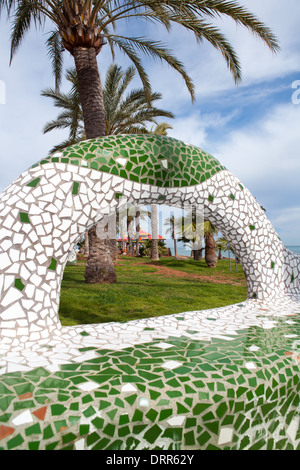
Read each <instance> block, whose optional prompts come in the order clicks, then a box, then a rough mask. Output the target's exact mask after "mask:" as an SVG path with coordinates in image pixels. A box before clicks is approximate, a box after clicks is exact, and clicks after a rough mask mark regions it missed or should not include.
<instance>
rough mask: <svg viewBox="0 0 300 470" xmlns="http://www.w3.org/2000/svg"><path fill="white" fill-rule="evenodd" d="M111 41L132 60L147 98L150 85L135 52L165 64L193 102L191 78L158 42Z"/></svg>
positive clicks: (120, 39)
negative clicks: (178, 79) (170, 68)
mask: <svg viewBox="0 0 300 470" xmlns="http://www.w3.org/2000/svg"><path fill="white" fill-rule="evenodd" d="M110 37H111V40H113V41H114V42H115V43H116V44H117V45H118V46H119V48H120V49H121V50H122V51H123V52H124V53H125V54H126V55H128V57H129V58H130V59H131V60H132V62H133V63H134V65H135V66H136V68H137V71H138V74H139V76H140V78H141V81H142V83H143V86H144V89H145V92H146V95H147V96H148V97H149V93H150V83H149V79H148V76H147V74H146V71H145V69H144V67H143V66H142V63H141V60H140V58H139V56H138V55H137V53H136V50H139V51H141V52H142V53H143V54H144V55H147V56H150V57H152V58H155V59H159V60H161V61H164V62H166V63H167V64H168V65H169V66H170V67H172V68H173V69H175V70H176V71H177V72H179V73H180V75H181V76H182V77H183V79H184V81H185V84H186V86H187V89H188V91H189V92H190V95H191V98H192V100H193V101H194V99H195V94H194V84H193V82H192V80H191V78H190V77H189V76H188V74H187V73H186V71H185V68H184V65H183V64H182V63H181V62H180V61H179V60H178V59H176V57H175V56H174V55H173V54H172V53H171V51H169V50H168V49H166V48H165V47H164V45H163V44H162V43H161V42H159V41H150V40H147V39H145V38H141V37H136V38H134V37H124V36H116V35H113V36H112V35H111V36H110Z"/></svg>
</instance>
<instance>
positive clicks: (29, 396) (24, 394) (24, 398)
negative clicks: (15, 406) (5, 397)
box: [19, 392, 33, 400]
mask: <svg viewBox="0 0 300 470" xmlns="http://www.w3.org/2000/svg"><path fill="white" fill-rule="evenodd" d="M32 396H33V394H32V393H31V392H26V393H23V394H22V395H19V400H26V399H27V398H31V397H32Z"/></svg>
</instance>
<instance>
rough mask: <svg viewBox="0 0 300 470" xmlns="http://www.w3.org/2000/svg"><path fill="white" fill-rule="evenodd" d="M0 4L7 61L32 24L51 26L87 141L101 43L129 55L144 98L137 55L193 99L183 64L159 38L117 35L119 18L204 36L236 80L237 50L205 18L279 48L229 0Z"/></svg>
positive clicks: (99, 108) (101, 121)
mask: <svg viewBox="0 0 300 470" xmlns="http://www.w3.org/2000/svg"><path fill="white" fill-rule="evenodd" d="M0 8H1V9H5V8H6V10H7V12H8V14H9V15H10V16H11V17H12V21H13V25H12V26H13V27H12V36H11V59H12V58H13V56H14V55H15V53H16V51H17V50H18V48H19V46H20V44H21V42H22V40H23V39H24V37H25V34H26V33H27V32H28V30H29V29H30V27H31V26H32V25H34V26H35V27H42V28H43V27H44V25H45V22H46V20H50V22H51V23H52V24H53V33H52V34H51V40H50V38H48V46H50V47H52V51H54V58H53V62H54V63H55V66H56V68H57V70H60V69H61V64H62V61H61V60H59V58H60V57H61V54H62V51H63V50H66V51H68V52H69V53H70V54H71V55H72V56H73V58H74V62H75V66H76V71H77V76H78V83H79V93H80V99H81V103H82V112H83V118H84V125H85V132H86V137H87V138H88V139H90V138H94V137H98V136H103V135H105V108H104V101H103V95H102V87H101V81H100V76H99V71H98V64H97V55H98V54H99V53H100V52H101V51H102V48H103V47H104V45H105V44H108V45H109V47H110V49H111V52H112V54H113V56H114V54H115V48H116V47H117V48H118V49H119V50H121V51H122V52H123V53H124V54H125V55H127V57H129V59H130V60H131V61H132V62H133V65H134V67H135V68H136V69H137V71H138V74H139V76H140V78H141V81H142V83H143V87H144V90H145V92H146V94H147V96H149V94H150V83H149V78H148V75H147V73H146V71H145V68H144V67H143V64H142V61H141V57H140V53H142V54H147V55H149V56H151V57H153V58H159V59H161V60H163V61H165V62H167V63H168V64H169V65H170V66H171V67H172V68H173V69H174V70H176V71H177V72H178V73H179V74H181V76H182V77H183V79H184V82H185V84H186V86H187V89H188V90H189V92H190V94H191V97H192V99H194V85H193V83H192V80H191V78H190V77H189V75H188V74H187V72H186V71H185V68H184V65H183V64H182V63H181V62H180V61H179V60H178V59H177V58H176V57H175V56H174V55H173V53H172V52H171V51H169V50H168V49H167V48H166V47H165V45H164V44H162V43H161V42H160V41H153V40H151V39H146V38H145V37H134V36H128V35H126V36H124V35H122V34H117V33H116V31H117V27H118V26H121V25H122V24H123V20H128V23H127V24H128V26H129V27H130V23H132V22H133V25H134V20H135V21H138V22H139V24H140V23H141V21H142V20H144V21H145V22H151V23H157V24H159V25H160V26H162V27H164V28H166V30H167V31H170V30H171V27H172V25H174V24H175V25H179V26H181V27H182V28H183V29H185V30H188V31H191V32H192V33H193V34H194V35H195V38H196V40H197V42H199V43H200V42H201V41H202V40H203V39H205V40H207V41H208V42H209V43H210V44H211V45H213V46H214V47H215V48H216V49H217V50H219V51H220V52H221V54H222V55H223V57H224V59H225V61H226V63H227V66H228V67H229V69H230V71H231V72H232V74H233V78H234V80H235V82H237V83H238V82H239V81H240V80H241V67H240V64H239V60H238V57H237V54H236V52H235V50H234V49H233V47H232V46H231V44H230V43H229V42H228V40H227V39H226V37H225V36H224V35H223V34H222V32H221V31H220V30H219V29H218V28H217V27H216V26H214V25H213V24H211V23H209V22H208V21H207V19H208V20H211V19H212V20H213V19H215V18H218V17H229V18H231V19H232V20H234V21H235V22H236V23H237V24H240V25H242V26H244V27H246V28H247V29H249V30H250V31H251V32H252V33H254V34H255V35H256V36H258V37H259V38H260V39H261V40H263V41H264V42H265V43H266V44H267V46H268V47H269V48H270V49H271V51H277V50H278V49H279V46H278V43H277V40H276V38H275V37H274V35H273V33H272V32H271V30H270V29H269V28H268V27H267V26H265V25H264V24H263V23H262V22H261V21H259V20H258V18H256V16H255V15H253V14H252V13H251V12H250V11H249V10H248V9H246V8H245V7H243V6H241V5H239V3H238V2H237V1H233V0H181V1H178V0H168V1H162V0H123V1H121V2H120V1H119V0H40V1H38V0H0ZM129 30H130V31H131V30H132V29H131V28H130V29H129ZM60 45H61V46H60Z"/></svg>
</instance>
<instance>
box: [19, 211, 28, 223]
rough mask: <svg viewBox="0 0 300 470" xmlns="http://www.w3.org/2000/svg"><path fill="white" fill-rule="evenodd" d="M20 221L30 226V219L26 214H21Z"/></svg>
mask: <svg viewBox="0 0 300 470" xmlns="http://www.w3.org/2000/svg"><path fill="white" fill-rule="evenodd" d="M20 220H21V222H23V223H24V224H30V219H29V216H28V214H27V213H26V212H20Z"/></svg>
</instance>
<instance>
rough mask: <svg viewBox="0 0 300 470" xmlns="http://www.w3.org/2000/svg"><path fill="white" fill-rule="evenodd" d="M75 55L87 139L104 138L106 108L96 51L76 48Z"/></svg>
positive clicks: (91, 48)
mask: <svg viewBox="0 0 300 470" xmlns="http://www.w3.org/2000/svg"><path fill="white" fill-rule="evenodd" d="M73 55H74V61H75V67H76V72H77V77H78V87H79V95H80V102H81V107H82V113H83V121H84V128H85V134H86V138H87V139H94V138H95V137H102V136H104V135H105V108H104V101H103V93H102V86H101V80H100V75H99V70H98V64H97V55H96V50H95V49H94V48H93V47H90V48H85V47H75V48H74V49H73Z"/></svg>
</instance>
